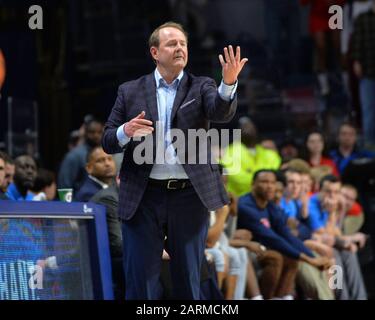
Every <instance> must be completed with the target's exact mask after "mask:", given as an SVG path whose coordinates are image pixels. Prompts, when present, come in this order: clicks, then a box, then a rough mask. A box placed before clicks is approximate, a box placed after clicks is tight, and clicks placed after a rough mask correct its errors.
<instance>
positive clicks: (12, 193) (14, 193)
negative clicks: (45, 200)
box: [6, 183, 34, 201]
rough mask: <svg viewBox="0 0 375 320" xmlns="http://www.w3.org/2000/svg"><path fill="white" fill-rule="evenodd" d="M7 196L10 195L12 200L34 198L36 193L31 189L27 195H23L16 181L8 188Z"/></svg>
mask: <svg viewBox="0 0 375 320" xmlns="http://www.w3.org/2000/svg"><path fill="white" fill-rule="evenodd" d="M6 196H8V198H9V199H11V200H16V201H20V200H32V199H33V197H34V194H33V193H32V192H30V191H28V192H27V194H26V196H25V197H23V196H22V195H21V193H20V192H19V191H18V189H17V187H16V185H15V184H14V183H11V184H10V185H9V187H8V189H7V192H6Z"/></svg>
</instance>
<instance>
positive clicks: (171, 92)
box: [116, 69, 238, 180]
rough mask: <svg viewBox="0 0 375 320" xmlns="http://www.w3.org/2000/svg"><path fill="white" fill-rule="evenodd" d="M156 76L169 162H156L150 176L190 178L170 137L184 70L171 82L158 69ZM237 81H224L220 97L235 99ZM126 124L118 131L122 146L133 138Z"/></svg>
mask: <svg viewBox="0 0 375 320" xmlns="http://www.w3.org/2000/svg"><path fill="white" fill-rule="evenodd" d="M154 76H155V81H156V99H157V107H158V115H159V125H160V124H161V125H162V130H164V142H165V143H164V146H165V148H166V151H165V159H166V162H167V163H163V164H158V163H155V164H154V165H153V167H152V170H151V173H150V178H152V179H158V180H166V179H188V176H187V174H186V172H185V170H184V168H183V167H182V165H181V164H179V161H178V158H177V155H176V153H175V151H174V148H173V146H172V143H171V138H170V129H171V113H172V108H173V102H174V99H175V97H176V93H177V89H178V86H179V84H180V82H181V79H182V77H183V76H184V71H181V73H180V74H179V75H178V77H177V78H176V79H175V80H174V81H173V82H172V83H171V84H167V82H166V81H165V80H164V79H163V77H162V76H161V74H160V73H159V71H158V69H155V72H154ZM237 83H238V82H236V83H235V84H234V85H231V86H228V85H226V84H225V83H224V82H223V81H222V82H221V84H220V86H219V88H218V92H219V95H220V97H221V98H222V99H223V100H225V101H230V100H231V99H233V97H234V95H235V93H236V90H237ZM124 125H125V124H123V125H121V126H120V127H119V128H118V129H117V132H116V135H117V139H118V141H119V145H120V146H121V147H123V146H125V145H126V144H127V143H128V142H129V141H130V139H131V138H129V137H128V136H127V135H126V134H125V132H124ZM170 163H172V164H170Z"/></svg>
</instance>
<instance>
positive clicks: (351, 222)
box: [341, 184, 365, 234]
mask: <svg viewBox="0 0 375 320" xmlns="http://www.w3.org/2000/svg"><path fill="white" fill-rule="evenodd" d="M341 195H342V196H343V200H344V201H343V202H344V216H343V221H342V227H341V229H342V232H343V234H354V233H356V232H358V231H359V230H360V229H361V227H362V226H363V223H364V220H365V217H364V213H363V209H362V206H361V205H360V204H359V203H358V202H357V198H358V192H357V189H356V188H355V187H354V186H352V185H350V184H344V185H343V186H342V187H341Z"/></svg>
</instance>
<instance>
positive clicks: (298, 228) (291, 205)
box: [280, 169, 311, 241]
mask: <svg viewBox="0 0 375 320" xmlns="http://www.w3.org/2000/svg"><path fill="white" fill-rule="evenodd" d="M285 178H286V187H285V190H284V196H283V197H282V198H281V201H280V208H282V209H283V211H284V212H285V214H286V215H287V219H288V222H287V224H288V226H289V228H290V229H291V232H292V233H293V234H294V235H295V236H296V237H298V238H299V239H301V240H302V241H304V240H307V239H310V238H311V232H310V228H309V227H308V225H307V219H308V208H307V207H308V201H309V198H308V197H307V196H306V195H305V194H303V195H302V177H301V174H300V173H299V172H298V171H297V170H293V169H288V170H286V171H285Z"/></svg>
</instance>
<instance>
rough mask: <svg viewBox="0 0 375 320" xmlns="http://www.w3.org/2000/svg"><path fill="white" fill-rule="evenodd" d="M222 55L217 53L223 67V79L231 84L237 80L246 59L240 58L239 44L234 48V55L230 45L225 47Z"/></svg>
mask: <svg viewBox="0 0 375 320" xmlns="http://www.w3.org/2000/svg"><path fill="white" fill-rule="evenodd" d="M224 57H225V59H224ZM224 57H223V55H222V54H220V55H219V60H220V63H221V66H222V68H223V71H222V74H223V81H224V83H225V84H227V85H233V84H234V83H235V82H236V81H237V77H238V75H239V73H240V72H241V70H242V68H243V66H244V65H245V63H246V62H247V61H248V59H247V58H243V59H242V60H241V48H240V47H239V46H237V48H236V55H234V51H233V47H232V46H229V47H228V48H227V47H225V48H224Z"/></svg>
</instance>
